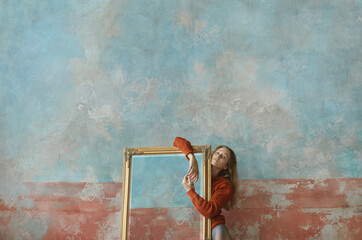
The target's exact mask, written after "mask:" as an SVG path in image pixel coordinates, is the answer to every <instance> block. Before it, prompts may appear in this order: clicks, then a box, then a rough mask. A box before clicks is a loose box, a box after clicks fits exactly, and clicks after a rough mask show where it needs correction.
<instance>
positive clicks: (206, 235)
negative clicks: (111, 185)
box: [120, 145, 211, 240]
mask: <svg viewBox="0 0 362 240" xmlns="http://www.w3.org/2000/svg"><path fill="white" fill-rule="evenodd" d="M192 151H193V152H194V153H202V154H203V179H202V181H203V184H202V185H203V187H202V188H203V198H204V199H206V200H210V198H211V145H200V146H192ZM181 153H182V152H181V151H180V150H179V149H178V148H176V147H145V148H125V149H124V159H123V185H122V186H123V187H122V212H121V214H122V217H121V238H120V239H121V240H127V238H128V220H129V219H128V217H129V199H130V184H131V167H132V156H133V155H160V154H181ZM202 229H203V239H204V240H210V239H211V219H210V218H205V217H203V228H202Z"/></svg>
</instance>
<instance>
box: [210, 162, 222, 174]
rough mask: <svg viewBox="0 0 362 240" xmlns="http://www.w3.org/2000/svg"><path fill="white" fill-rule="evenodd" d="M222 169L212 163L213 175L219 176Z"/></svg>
mask: <svg viewBox="0 0 362 240" xmlns="http://www.w3.org/2000/svg"><path fill="white" fill-rule="evenodd" d="M220 171H221V170H220V169H218V168H216V167H214V166H212V165H211V177H217V176H219V173H220Z"/></svg>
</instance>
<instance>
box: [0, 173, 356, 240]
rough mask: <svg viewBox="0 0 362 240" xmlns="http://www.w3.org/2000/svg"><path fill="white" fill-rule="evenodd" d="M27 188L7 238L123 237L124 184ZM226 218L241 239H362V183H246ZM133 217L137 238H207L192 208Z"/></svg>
mask: <svg viewBox="0 0 362 240" xmlns="http://www.w3.org/2000/svg"><path fill="white" fill-rule="evenodd" d="M25 185H26V188H27V189H28V190H29V193H28V194H26V195H22V196H20V197H19V199H18V201H16V202H15V204H13V205H12V206H9V205H6V204H4V203H3V202H1V203H0V211H1V215H0V223H1V227H0V239H24V238H25V239H40V238H41V239H119V234H120V228H119V226H120V210H121V203H120V201H119V194H120V192H121V191H122V190H121V188H122V184H120V183H65V182H63V183H25ZM96 193H97V194H96ZM224 213H225V216H226V218H227V226H228V227H229V230H230V233H231V235H232V237H233V239H361V237H362V224H361V223H362V180H361V178H349V179H347V178H346V179H326V180H312V179H289V180H287V179H284V180H281V179H278V180H241V181H240V182H239V198H238V200H237V204H236V207H235V208H234V209H233V210H232V211H224ZM138 216H142V217H141V218H139V219H137V218H138ZM132 218H133V222H131V224H130V226H131V227H130V231H131V234H130V239H200V238H199V235H197V234H195V233H197V231H190V229H193V228H195V229H196V230H197V228H200V222H199V221H200V217H199V215H198V214H197V212H196V211H195V209H194V208H192V207H186V208H179V207H173V208H160V207H157V208H137V209H133V210H132Z"/></svg>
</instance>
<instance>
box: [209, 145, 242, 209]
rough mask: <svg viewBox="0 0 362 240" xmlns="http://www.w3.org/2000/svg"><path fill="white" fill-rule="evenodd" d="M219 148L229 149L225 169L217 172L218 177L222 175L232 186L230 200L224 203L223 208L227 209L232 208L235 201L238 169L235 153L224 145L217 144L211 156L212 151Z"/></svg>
mask: <svg viewBox="0 0 362 240" xmlns="http://www.w3.org/2000/svg"><path fill="white" fill-rule="evenodd" d="M220 148H226V149H228V150H229V151H230V158H229V161H228V168H227V169H225V170H222V171H221V172H220V173H219V176H220V177H224V178H226V179H227V180H229V181H230V182H231V184H232V186H233V193H232V197H231V201H230V202H228V204H226V205H225V206H224V208H225V209H226V210H229V209H230V208H232V207H233V206H234V205H235V203H236V198H237V189H238V169H237V167H236V155H235V153H234V151H233V150H232V149H231V148H229V147H227V146H225V145H220V146H217V147H216V148H215V149H214V150H213V151H212V153H211V156H213V155H214V153H215V152H216V151H217V150H218V149H220Z"/></svg>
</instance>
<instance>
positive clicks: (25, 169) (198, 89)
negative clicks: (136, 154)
mask: <svg viewBox="0 0 362 240" xmlns="http://www.w3.org/2000/svg"><path fill="white" fill-rule="evenodd" d="M1 6H2V7H1V8H0V40H1V41H0V52H1V54H0V130H1V131H0V151H1V154H0V162H1V165H2V167H1V168H0V193H1V195H2V196H3V198H4V199H5V200H10V199H12V198H13V197H16V196H17V195H18V194H19V193H20V192H22V191H23V190H24V189H23V188H22V186H19V185H18V184H17V183H19V182H26V181H38V182H39V181H40V182H42V181H45V182H48V181H71V182H120V181H122V180H121V179H122V174H121V170H122V161H123V148H124V147H144V146H171V145H172V142H173V139H174V137H175V136H183V137H186V138H188V139H189V140H190V141H191V142H192V143H193V144H195V145H203V144H211V145H213V146H216V145H219V144H226V145H229V146H230V147H232V148H233V149H235V151H236V153H237V155H238V170H239V177H240V178H241V179H274V178H339V177H345V178H349V177H361V173H362V157H361V145H362V144H361V140H362V132H361V118H362V117H361V109H362V107H361V103H362V100H361V91H362V87H361V73H362V70H361V69H362V61H361V59H362V40H361V37H362V27H361V26H362V1H359V0H358V1H352V0H346V1H340V0H333V1H314V0H313V1H312V0H310V1H286V0H285V1H263V0H260V1H247V0H244V1H242V0H240V1H236V0H234V1H232V0H231V1H227V4H226V2H225V1H146V0H139V1H126V0H124V1H111V0H104V1H31V2H29V1H20V2H19V1H1Z"/></svg>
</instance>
